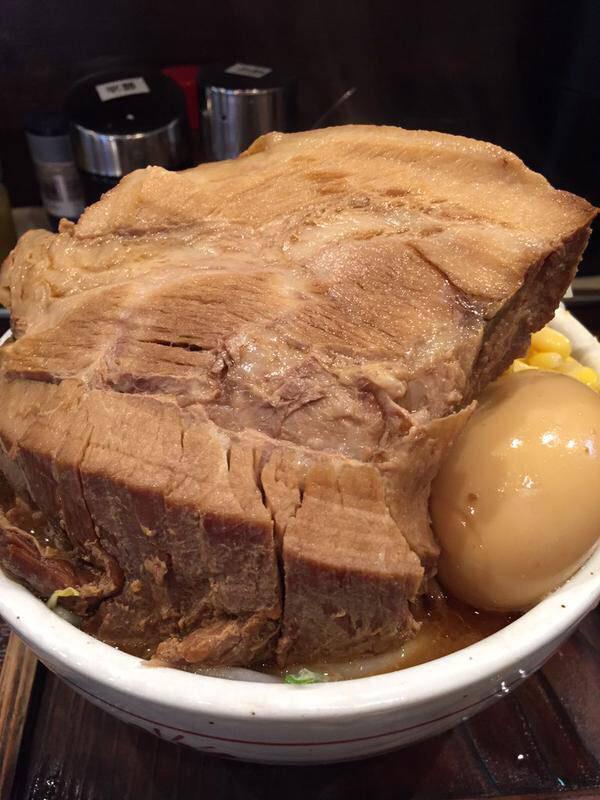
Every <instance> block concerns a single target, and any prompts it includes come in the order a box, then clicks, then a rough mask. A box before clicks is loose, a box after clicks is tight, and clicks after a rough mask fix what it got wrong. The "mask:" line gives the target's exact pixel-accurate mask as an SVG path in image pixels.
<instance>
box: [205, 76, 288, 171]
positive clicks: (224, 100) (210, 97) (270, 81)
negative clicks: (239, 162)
mask: <svg viewBox="0 0 600 800" xmlns="http://www.w3.org/2000/svg"><path fill="white" fill-rule="evenodd" d="M198 86H199V96H200V112H201V114H202V121H203V134H204V140H205V149H206V150H207V152H208V154H209V155H210V157H211V158H212V159H214V160H220V159H224V158H235V156H237V155H239V153H241V152H242V151H243V150H245V149H246V148H247V147H248V146H249V145H250V144H252V142H253V141H254V140H255V139H256V138H257V137H258V136H260V135H261V134H263V133H268V132H269V131H290V130H292V129H293V127H294V123H295V110H296V109H295V104H296V83H295V80H294V79H293V78H292V77H291V76H289V75H286V74H285V73H283V72H281V71H280V70H276V69H273V68H271V67H261V66H257V65H255V64H241V63H236V64H230V65H229V66H223V65H218V64H214V65H211V66H208V67H201V69H200V72H199V74H198Z"/></svg>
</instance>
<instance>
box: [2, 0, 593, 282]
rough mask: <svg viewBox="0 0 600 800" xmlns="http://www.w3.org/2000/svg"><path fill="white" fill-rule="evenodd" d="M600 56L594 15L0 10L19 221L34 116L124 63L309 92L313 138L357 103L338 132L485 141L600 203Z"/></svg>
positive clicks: (206, 7) (243, 4)
mask: <svg viewBox="0 0 600 800" xmlns="http://www.w3.org/2000/svg"><path fill="white" fill-rule="evenodd" d="M599 54H600V3H599V2H597V1H596V0H564V1H563V0H505V1H504V2H503V1H502V0H499V1H497V2H493V3H492V2H482V0H458V1H457V2H451V1H450V0H447V1H446V2H441V0H440V2H432V1H430V2H426V1H425V2H424V1H423V0H421V2H418V1H413V2H398V0H396V2H394V0H369V1H367V0H320V1H319V0H296V2H282V0H253V1H252V2H249V1H248V0H218V1H217V2H208V0H196V1H195V2H194V0H187V1H186V2H180V3H167V2H164V1H163V2H157V0H143V1H142V0H103V1H102V2H93V3H92V2H85V0H83V1H82V0H60V1H59V2H56V0H55V2H50V1H48V2H39V0H2V3H1V4H0V99H1V102H2V106H1V108H0V112H1V113H0V157H1V158H2V160H3V162H4V170H5V181H6V184H7V186H8V189H9V192H10V195H11V199H12V202H13V205H28V204H32V203H36V202H38V195H37V188H36V183H35V178H34V176H33V171H32V167H31V163H30V161H29V157H28V153H27V147H26V144H25V139H24V135H23V132H22V123H23V115H24V114H25V112H27V111H28V110H30V109H32V108H40V107H45V108H48V107H60V105H61V104H62V101H63V98H64V96H65V93H66V91H67V90H68V88H69V86H70V85H71V83H72V82H73V81H74V80H75V79H76V78H78V77H80V76H81V75H83V74H86V73H89V72H91V71H95V70H96V69H98V68H102V67H104V66H111V65H112V64H114V63H115V62H116V61H117V62H118V61H120V60H124V59H127V60H131V61H136V62H140V63H145V64H148V65H152V66H157V67H161V66H165V65H168V64H176V63H180V64H181V63H192V64H203V63H208V62H211V61H246V62H250V63H256V64H268V65H284V66H288V67H290V68H291V69H292V70H293V71H294V72H295V73H296V74H297V75H298V76H299V79H300V90H299V104H300V108H299V126H300V127H309V126H310V125H311V124H313V123H314V122H315V120H316V119H317V118H318V117H320V115H321V114H322V113H323V112H324V111H325V110H326V109H327V108H328V107H330V106H331V105H332V104H333V102H334V101H335V100H336V98H338V97H339V96H340V95H341V94H342V93H343V92H344V91H345V90H347V89H349V88H351V87H356V93H355V94H354V96H353V97H352V99H351V100H350V101H348V102H347V103H345V104H344V105H343V106H342V107H341V108H340V110H339V112H338V113H337V114H335V115H334V116H333V117H332V118H331V120H330V122H332V123H335V124H339V123H344V122H378V123H382V122H385V123H392V124H400V125H403V126H406V127H422V128H433V129H438V130H444V131H448V132H452V133H463V134H466V135H469V136H475V137H479V138H483V139H488V140H490V141H493V142H496V143H498V144H500V145H502V146H504V147H507V148H508V149H510V150H513V151H515V152H516V153H517V154H518V155H520V156H521V157H522V158H523V159H524V160H525V161H526V163H527V164H529V165H530V166H531V167H533V168H534V169H536V170H539V171H541V172H543V173H544V174H545V175H546V176H547V177H548V178H549V179H550V180H551V182H553V183H554V184H555V185H557V186H559V187H561V188H566V189H569V190H571V191H574V192H576V193H578V194H582V195H584V196H586V197H587V198H588V199H589V200H591V201H592V202H596V203H600V164H599V156H598V140H599V135H598V133H599V128H600V55H599ZM593 250H598V251H600V247H595V248H593ZM590 257H591V260H590ZM590 257H588V260H587V264H588V266H587V270H588V271H592V268H591V262H592V261H593V262H595V261H596V260H598V261H599V262H600V252H598V254H596V253H594V252H593V251H592V252H591V253H590ZM593 271H597V272H600V264H599V268H598V269H594V270H593Z"/></svg>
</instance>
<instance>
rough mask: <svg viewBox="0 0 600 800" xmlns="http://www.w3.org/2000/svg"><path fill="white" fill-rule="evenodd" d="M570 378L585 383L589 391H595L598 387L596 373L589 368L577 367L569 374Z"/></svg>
mask: <svg viewBox="0 0 600 800" xmlns="http://www.w3.org/2000/svg"><path fill="white" fill-rule="evenodd" d="M571 377H572V378H575V380H577V381H579V382H580V383H585V385H586V386H589V387H590V389H595V388H596V387H597V386H598V373H597V372H596V370H595V369H592V368H591V367H578V368H577V369H575V370H573V372H571Z"/></svg>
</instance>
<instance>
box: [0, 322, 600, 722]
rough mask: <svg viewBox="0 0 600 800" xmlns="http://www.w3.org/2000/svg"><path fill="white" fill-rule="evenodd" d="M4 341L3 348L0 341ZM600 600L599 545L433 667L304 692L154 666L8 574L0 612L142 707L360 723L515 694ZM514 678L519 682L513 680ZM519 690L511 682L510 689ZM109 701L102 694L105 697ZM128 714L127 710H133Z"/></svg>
mask: <svg viewBox="0 0 600 800" xmlns="http://www.w3.org/2000/svg"><path fill="white" fill-rule="evenodd" d="M554 327H556V328H557V329H559V330H562V331H563V332H564V333H566V334H567V335H568V336H569V338H571V340H572V341H573V343H574V344H575V345H576V347H575V351H576V352H578V351H579V352H581V351H582V350H587V351H588V353H587V358H586V359H585V360H586V361H587V362H589V361H593V362H594V363H595V364H598V365H600V343H598V342H597V341H596V340H595V339H594V337H593V336H592V335H591V334H590V333H589V332H588V331H587V330H586V329H585V328H584V327H583V326H582V325H581V324H580V323H578V322H577V321H576V320H575V319H574V318H573V317H571V315H570V314H568V312H566V311H564V310H563V309H560V310H559V311H558V312H557V315H556V317H555V321H554ZM0 343H1V342H0ZM598 602H600V547H597V548H596V549H595V550H594V552H592V554H591V555H590V557H589V558H588V560H587V561H586V562H585V564H583V565H582V566H581V567H580V569H579V570H578V571H577V572H576V573H575V575H573V577H572V578H571V579H570V580H568V581H567V582H566V583H565V584H563V585H562V586H561V587H559V588H558V589H557V590H556V591H555V592H553V593H551V594H550V595H548V596H547V597H546V598H544V599H543V600H542V601H541V602H539V603H538V604H537V605H536V606H534V607H533V608H532V609H531V610H529V611H528V612H526V613H525V614H523V615H522V616H521V617H519V618H518V619H516V620H514V621H513V622H511V623H510V624H508V625H507V626H505V627H504V628H501V629H500V630H499V631H497V632H496V633H493V634H492V635H490V636H488V637H486V638H485V639H482V640H480V641H479V642H476V643H475V644H472V645H470V646H468V647H465V648H463V649H461V650H458V651H456V652H454V653H451V654H449V655H446V656H443V657H441V658H438V659H434V660H433V661H429V662H426V663H424V664H419V665H417V666H413V667H407V668H405V669H402V670H397V671H394V672H389V673H384V674H380V675H372V676H368V677H358V678H352V679H349V680H344V681H332V682H329V683H318V684H311V685H305V686H290V685H287V684H285V683H264V682H259V681H250V680H232V679H228V678H222V677H216V676H212V675H198V674H193V673H188V672H184V671H182V670H178V669H174V668H170V667H155V666H149V665H148V664H147V662H144V661H143V660H142V659H139V658H136V657H135V656H131V655H129V654H127V653H124V652H121V651H119V650H117V649H116V648H113V647H111V646H109V645H107V644H104V643H103V642H100V641H98V640H96V639H94V638H93V637H91V636H89V635H88V634H86V633H83V632H82V631H80V630H79V629H77V628H76V627H74V626H72V625H70V624H69V623H68V622H66V621H65V620H63V619H62V618H61V617H59V616H58V615H57V614H55V613H54V612H52V611H50V610H49V609H48V608H47V607H46V605H45V603H44V602H43V601H41V600H39V599H38V598H36V597H35V596H34V595H33V594H32V593H31V592H29V590H27V589H26V588H24V587H23V586H21V585H20V584H18V583H17V582H16V581H14V580H12V579H11V578H9V577H8V576H7V575H6V574H5V573H4V572H3V571H2V570H0V615H2V617H4V619H5V620H6V622H7V623H8V625H9V626H10V627H11V628H12V629H13V630H14V631H15V632H16V633H17V634H18V635H19V636H20V637H21V638H23V639H24V640H25V642H26V643H27V644H29V646H30V647H31V648H32V649H33V650H34V651H35V652H36V653H37V655H38V656H39V657H40V658H41V660H42V661H44V660H47V661H48V662H49V663H50V664H51V665H56V664H58V665H59V666H60V669H58V668H57V671H58V672H59V674H61V675H62V676H63V677H64V678H67V679H69V680H70V679H72V681H73V683H75V685H76V686H78V687H79V688H83V687H81V686H80V683H83V684H90V683H92V684H96V685H98V686H101V687H102V690H103V691H104V690H107V691H108V692H109V693H111V696H112V695H113V694H115V693H116V694H117V695H121V696H123V695H127V696H128V699H129V700H131V702H132V703H133V704H134V705H135V706H136V707H139V706H140V705H146V706H148V707H153V708H154V709H162V710H163V711H166V712H168V711H169V710H171V711H172V710H175V711H180V712H183V713H186V714H189V713H190V712H191V713H196V714H198V715H209V716H211V717H214V718H218V719H220V720H222V721H226V720H230V721H236V720H239V719H240V718H250V717H251V718H252V720H253V721H255V722H258V721H272V722H276V721H279V722H282V721H287V722H292V721H293V722H299V723H302V722H308V721H311V720H329V721H335V720H338V721H341V720H344V719H356V717H357V716H361V715H363V714H364V713H365V712H367V711H368V712H369V713H373V712H381V713H384V712H386V711H389V710H397V709H399V708H402V709H404V710H407V711H409V710H411V709H414V708H416V707H418V706H421V705H423V704H428V705H431V704H433V703H434V702H435V701H436V700H440V699H442V698H443V697H444V696H448V695H454V694H455V693H458V692H462V693H463V694H464V695H465V696H469V694H468V693H469V689H472V687H473V685H474V684H479V683H481V682H490V681H491V682H492V684H493V685H494V686H495V687H496V689H497V691H498V693H503V692H506V691H508V690H509V689H510V685H508V686H507V685H506V684H505V683H504V681H503V678H504V677H506V676H507V673H509V672H511V670H514V671H515V672H516V675H515V679H514V683H517V682H519V681H520V680H521V679H523V678H524V677H526V675H528V674H530V673H531V672H533V671H535V669H537V668H538V667H539V666H541V663H543V661H542V662H540V663H534V664H533V665H532V655H533V654H535V653H536V652H539V653H543V660H545V659H546V658H547V657H549V656H550V655H551V652H552V649H550V650H549V649H548V648H549V647H550V646H551V645H552V644H553V643H554V642H556V643H558V642H559V641H560V640H561V639H562V638H564V637H565V636H566V635H567V634H568V632H569V631H570V630H571V629H572V628H573V627H575V626H576V625H577V624H578V622H579V621H580V620H581V619H582V617H583V616H584V615H585V614H586V613H587V612H589V611H590V610H591V609H592V608H594V606H595V605H597V604H598ZM511 680H512V677H511ZM511 685H512V684H511ZM97 699H99V700H100V701H101V702H105V701H104V700H103V698H102V697H100V698H97ZM125 708H126V705H125Z"/></svg>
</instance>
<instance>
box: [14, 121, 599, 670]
mask: <svg viewBox="0 0 600 800" xmlns="http://www.w3.org/2000/svg"><path fill="white" fill-rule="evenodd" d="M594 213H595V209H593V208H592V207H591V206H590V205H589V204H588V203H586V202H585V201H583V200H581V199H579V198H577V197H574V196H573V195H571V194H568V193H566V192H560V191H556V190H554V189H553V188H552V187H551V186H550V185H549V184H548V183H547V182H546V180H545V179H544V178H542V177H541V176H540V175H537V174H535V173H533V172H531V171H530V170H528V169H527V168H526V167H525V166H524V165H523V164H522V162H521V161H520V160H519V159H518V158H516V157H515V156H514V155H512V154H511V153H507V152H505V151H503V150H501V149H500V148H498V147H495V146H492V145H489V144H485V143H482V142H477V141H472V140H469V139H465V138H461V137H454V136H448V135H443V134H437V133H429V132H424V131H406V130H402V129H398V128H386V127H370V126H348V127H341V128H331V129H328V130H321V131H313V132H310V133H298V134H289V135H281V134H270V135H268V136H264V137H262V138H261V139H259V140H258V141H257V142H256V143H255V144H254V145H253V146H252V147H251V148H250V149H249V150H248V151H247V152H246V153H245V154H243V155H242V156H240V157H239V158H238V159H236V160H234V161H229V162H222V163H216V164H207V165H203V166H200V167H197V168H196V169H193V170H189V171H187V172H184V173H179V174H176V173H170V172H167V171H165V170H163V169H160V168H157V167H150V168H148V169H146V170H142V171H138V172H135V173H133V174H132V175H130V176H128V177H127V178H125V179H124V180H123V181H122V182H121V184H120V185H119V186H118V187H117V188H116V189H114V190H113V191H111V192H109V193H108V194H107V195H105V196H104V197H103V198H102V200H101V201H100V202H98V203H96V204H95V205H94V206H92V207H90V208H89V209H88V210H87V211H86V212H85V214H84V215H83V217H82V218H81V220H80V221H79V223H78V224H77V225H72V224H69V223H63V224H62V226H61V231H60V233H59V234H58V235H54V234H50V233H47V232H44V231H35V232H32V233H28V234H26V235H25V236H24V237H23V238H22V239H21V240H20V242H19V244H18V246H17V247H16V249H15V250H14V252H13V253H12V255H11V256H10V257H9V258H8V259H7V261H6V262H5V264H4V267H3V270H2V278H1V289H0V301H2V302H4V303H5V304H6V305H8V306H9V307H10V309H11V313H12V319H13V327H14V331H15V335H16V337H17V340H16V342H15V343H14V344H11V345H9V346H7V347H5V348H2V350H1V351H0V392H1V397H2V412H1V414H0V441H1V454H0V456H1V464H0V466H1V468H2V471H3V472H4V474H5V476H6V479H7V481H8V482H9V484H10V486H11V487H12V493H11V492H6V496H5V497H4V500H3V513H2V514H1V515H0V558H1V562H2V564H3V566H5V567H6V568H7V569H8V570H10V571H11V572H12V573H13V574H15V575H17V576H18V577H19V578H20V579H21V580H23V581H25V582H26V583H27V584H28V585H30V586H31V587H32V588H33V589H34V590H35V591H37V592H38V593H40V594H42V595H45V594H49V593H50V592H51V591H53V590H54V589H56V588H61V587H66V586H74V587H76V588H77V589H78V591H79V597H78V598H75V599H72V600H70V601H67V602H71V603H72V604H73V606H74V607H75V609H76V610H78V611H79V612H80V613H82V614H84V615H85V619H86V622H85V625H86V627H87V629H88V630H90V631H91V632H93V633H95V634H96V635H98V636H99V637H101V638H102V639H104V640H106V641H108V642H111V643H114V644H116V645H118V646H120V647H123V648H124V649H126V650H130V651H131V652H135V653H140V654H145V655H152V654H155V655H157V656H158V657H160V658H162V659H164V660H165V661H167V662H169V663H174V664H180V665H194V664H254V663H259V662H261V661H264V660H268V659H270V658H272V657H273V656H276V657H277V658H278V660H279V662H280V663H281V664H290V663H300V662H303V661H304V662H306V661H314V660H322V659H327V658H329V659H336V658H344V657H350V656H356V655H360V654H362V653H372V652H380V651H383V650H386V649H389V648H391V647H394V646H396V645H397V644H399V643H400V641H401V640H402V639H403V638H406V637H407V636H409V635H411V634H412V633H413V632H414V631H415V629H416V623H415V621H414V619H413V617H412V615H411V610H410V609H411V601H413V600H414V598H415V597H416V596H417V595H418V593H419V592H420V591H421V590H422V587H423V585H424V582H425V579H426V578H427V577H428V576H430V575H432V574H434V572H435V564H436V558H437V555H438V548H437V544H436V542H435V540H434V537H433V535H432V532H431V529H430V526H429V518H428V511H427V503H428V496H429V487H430V482H431V480H432V477H433V476H434V475H435V472H436V470H437V467H438V464H439V461H440V459H441V457H442V456H443V453H444V451H445V448H446V447H447V446H448V444H449V443H450V441H451V440H452V438H453V436H455V434H456V433H457V431H458V430H459V429H460V427H461V425H462V424H463V422H464V420H465V419H466V417H467V416H468V413H469V404H470V403H471V402H472V400H473V399H474V398H476V396H477V394H478V392H479V391H480V390H481V389H482V388H483V386H485V385H486V384H487V383H488V382H489V381H490V380H492V379H494V378H495V377H496V376H497V375H499V374H500V373H501V372H502V370H503V369H504V368H505V367H506V366H507V365H508V364H509V363H510V361H511V360H512V359H513V358H514V357H515V356H516V355H518V354H519V353H520V352H521V351H522V349H523V348H524V347H525V345H526V341H527V336H528V334H529V332H531V331H533V330H536V329H538V328H540V327H541V326H542V325H543V324H544V323H545V322H546V321H547V320H548V319H549V318H550V317H551V316H552V312H553V309H554V308H555V306H556V305H557V303H558V301H559V299H560V297H561V295H562V294H563V292H564V290H565V289H566V288H567V286H568V284H569V282H570V281H571V279H572V277H573V274H574V271H575V268H576V265H577V263H578V261H579V259H580V257H581V254H582V251H583V249H584V247H585V245H586V242H587V238H588V235H589V224H590V222H591V220H592V218H593V216H594Z"/></svg>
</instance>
